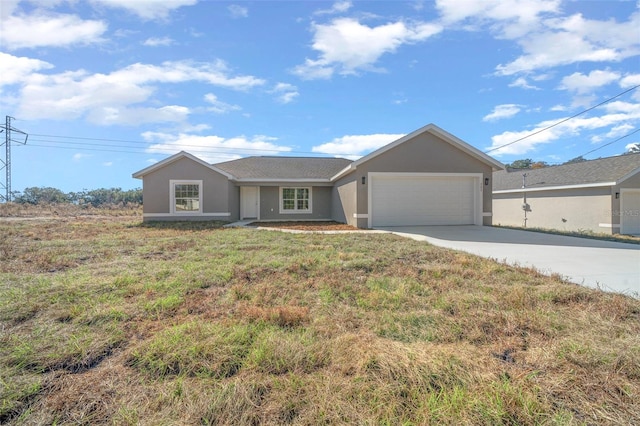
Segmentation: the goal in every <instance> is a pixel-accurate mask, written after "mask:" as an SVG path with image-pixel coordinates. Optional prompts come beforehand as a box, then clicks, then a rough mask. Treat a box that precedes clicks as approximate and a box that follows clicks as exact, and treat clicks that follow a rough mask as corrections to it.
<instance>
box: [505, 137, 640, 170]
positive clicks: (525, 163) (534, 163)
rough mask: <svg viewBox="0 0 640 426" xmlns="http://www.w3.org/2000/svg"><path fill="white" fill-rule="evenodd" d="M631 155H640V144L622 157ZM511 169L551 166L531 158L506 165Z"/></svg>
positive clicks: (629, 147)
mask: <svg viewBox="0 0 640 426" xmlns="http://www.w3.org/2000/svg"><path fill="white" fill-rule="evenodd" d="M629 154H640V142H637V143H633V144H629V145H628V146H627V150H626V151H625V152H623V153H622V155H629ZM583 161H587V159H586V158H584V157H583V156H582V155H581V156H579V157H576V158H572V159H571V160H569V161H565V162H564V163H562V164H561V165H565V164H573V163H582V162H583ZM505 166H507V168H509V169H542V168H544V167H549V166H551V164H549V163H547V162H546V161H533V160H532V159H531V158H523V159H521V160H516V161H514V162H513V163H509V164H505Z"/></svg>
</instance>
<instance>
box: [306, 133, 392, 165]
mask: <svg viewBox="0 0 640 426" xmlns="http://www.w3.org/2000/svg"><path fill="white" fill-rule="evenodd" d="M403 136H404V135H403V134H387V133H379V134H372V135H346V136H342V137H339V138H335V139H334V140H332V141H331V142H327V143H324V144H322V145H318V146H314V147H313V148H312V149H311V150H312V151H313V152H320V153H323V154H329V155H334V156H336V157H344V158H349V159H352V160H355V159H357V158H360V157H362V156H363V155H365V154H368V153H370V152H371V151H374V150H376V149H378V148H380V147H382V146H385V145H387V144H388V143H391V142H393V141H395V140H397V139H400V138H401V137H403Z"/></svg>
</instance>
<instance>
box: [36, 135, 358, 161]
mask: <svg viewBox="0 0 640 426" xmlns="http://www.w3.org/2000/svg"><path fill="white" fill-rule="evenodd" d="M32 135H33V136H41V137H46V138H58V139H77V140H87V141H98V142H122V143H128V144H129V143H130V144H141V145H145V148H148V146H149V145H164V146H166V147H167V148H166V149H165V150H167V151H169V150H170V149H169V148H171V147H175V148H194V149H198V150H199V152H203V151H200V150H201V149H203V148H205V149H208V150H209V151H207V152H209V153H222V154H232V153H237V154H242V152H243V151H250V152H274V153H280V154H305V155H316V156H326V155H342V156H350V155H360V154H354V153H348V152H342V153H340V152H314V151H284V150H282V149H269V148H241V147H225V146H216V147H207V146H202V145H185V144H179V143H175V142H156V143H152V142H144V141H137V140H126V139H105V138H83V137H78V136H60V135H44V134H35V133H32ZM32 140H33V141H35V142H41V143H52V144H65V145H79V146H107V147H112V146H115V147H121V148H133V149H137V147H135V146H129V145H113V144H109V145H105V144H95V143H83V142H71V141H64V140H60V141H57V140H50V139H32ZM163 149H164V148H163Z"/></svg>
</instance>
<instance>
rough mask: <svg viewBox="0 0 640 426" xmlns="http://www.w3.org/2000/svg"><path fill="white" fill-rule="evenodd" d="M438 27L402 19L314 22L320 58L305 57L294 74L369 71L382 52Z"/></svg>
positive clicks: (322, 75) (313, 75)
mask: <svg viewBox="0 0 640 426" xmlns="http://www.w3.org/2000/svg"><path fill="white" fill-rule="evenodd" d="M441 30H442V28H441V27H440V26H438V25H434V24H428V23H424V22H411V23H405V22H402V21H398V22H392V23H388V24H383V25H379V26H377V27H369V26H367V25H364V24H361V23H360V22H358V21H357V20H355V19H351V18H339V19H335V20H333V21H332V22H331V23H329V24H314V25H313V31H314V37H313V44H312V48H313V49H314V50H316V51H318V52H319V58H318V59H315V60H314V59H306V60H305V62H304V63H303V64H301V65H298V66H297V67H295V68H294V70H293V73H294V74H296V75H298V76H299V77H301V78H303V79H309V80H311V79H320V78H330V77H331V76H332V75H333V74H334V73H335V72H337V73H339V74H355V73H356V72H357V71H359V70H369V71H371V70H373V69H374V68H373V65H374V64H375V63H376V62H377V61H378V60H379V59H380V57H381V56H382V55H384V54H385V53H393V52H395V51H396V49H398V48H399V47H400V46H402V45H403V44H410V43H416V42H420V41H424V40H426V39H428V38H429V37H431V36H433V35H434V34H437V33H439V32H440V31H441Z"/></svg>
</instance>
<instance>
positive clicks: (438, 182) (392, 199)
mask: <svg viewBox="0 0 640 426" xmlns="http://www.w3.org/2000/svg"><path fill="white" fill-rule="evenodd" d="M370 182H371V193H370V195H371V210H370V215H371V226H415V225H474V224H478V225H479V223H477V222H478V219H477V218H478V217H479V215H478V208H479V204H480V203H478V198H479V197H480V195H479V183H477V182H479V181H478V179H477V178H476V177H470V176H433V175H429V176H424V175H404V176H403V175H386V174H380V175H376V176H371V180H370Z"/></svg>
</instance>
